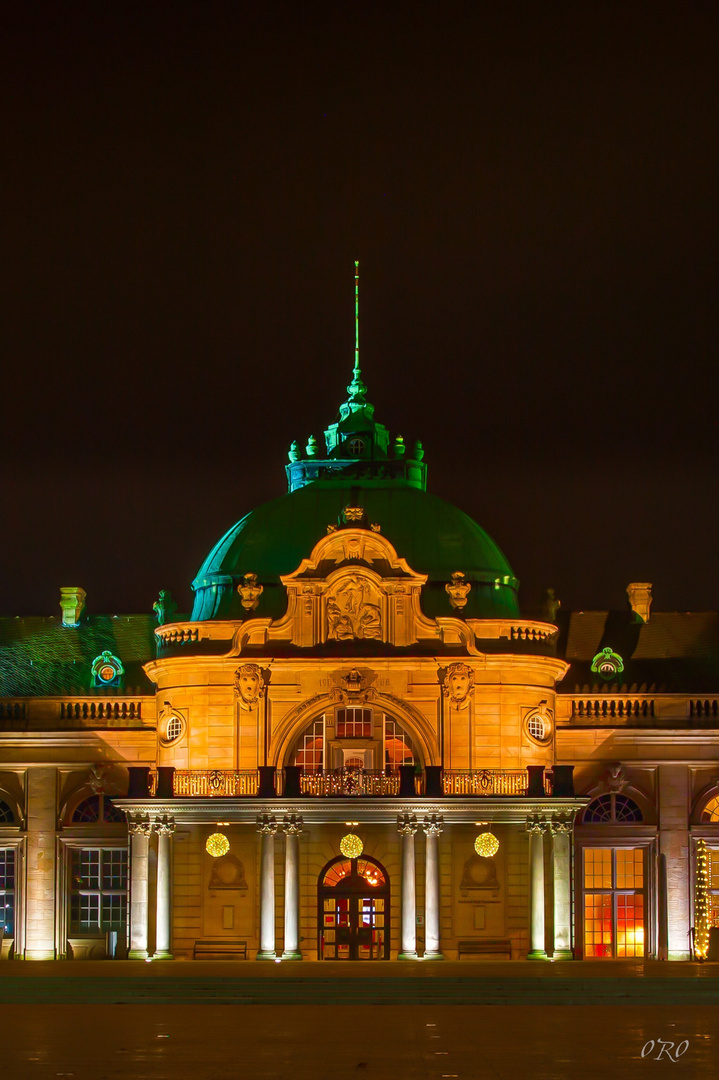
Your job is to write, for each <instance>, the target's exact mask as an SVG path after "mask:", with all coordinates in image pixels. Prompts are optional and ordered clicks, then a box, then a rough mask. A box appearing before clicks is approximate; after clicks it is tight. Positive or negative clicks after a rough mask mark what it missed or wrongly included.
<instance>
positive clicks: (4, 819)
mask: <svg viewBox="0 0 719 1080" xmlns="http://www.w3.org/2000/svg"><path fill="white" fill-rule="evenodd" d="M14 824H15V815H14V814H13V812H12V810H11V808H10V807H9V806H8V804H7V803H6V802H5V801H4V800H3V799H0V825H14Z"/></svg>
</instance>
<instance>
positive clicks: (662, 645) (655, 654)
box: [558, 611, 719, 694]
mask: <svg viewBox="0 0 719 1080" xmlns="http://www.w3.org/2000/svg"><path fill="white" fill-rule="evenodd" d="M558 623H559V627H560V633H559V642H558V653H559V655H560V656H563V657H564V659H565V660H568V661H569V662H570V663H571V665H572V666H571V669H570V671H569V672H568V673H567V675H565V677H564V679H563V680H562V682H561V683H560V684H559V690H560V693H561V692H563V693H571V694H576V693H583V692H587V693H598V692H606V693H617V692H619V691H623V692H627V691H629V692H632V691H634V692H642V691H648V692H665V693H686V694H693V693H697V694H704V693H716V692H719V613H717V612H714V611H698V612H692V611H687V612H683V611H658V612H652V614H651V617H650V619H649V622H647V623H643V622H641V620H638V619H637V618H636V617H635V615H634V613H633V612H632V611H573V612H565V613H562V614H560V617H559V619H558ZM604 648H610V649H612V650H613V651H614V652H615V653H618V654H619V656H621V658H622V661H623V664H624V671H623V672H622V673H621V674H620V675H617V676H616V677H615V678H614V679H609V680H605V679H602V678H601V677H600V676H599V675H598V674H597V673H596V672H593V671H592V670H591V666H592V660H593V659H594V657H595V656H596V655H597V653H599V652H601V650H602V649H604Z"/></svg>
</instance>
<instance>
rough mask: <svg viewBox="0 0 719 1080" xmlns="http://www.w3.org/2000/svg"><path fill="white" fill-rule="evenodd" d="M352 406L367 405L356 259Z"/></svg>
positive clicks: (356, 263)
mask: <svg viewBox="0 0 719 1080" xmlns="http://www.w3.org/2000/svg"><path fill="white" fill-rule="evenodd" d="M347 393H348V394H349V396H350V398H349V400H350V404H352V403H356V404H357V405H359V406H360V407H361V406H363V405H364V404H365V402H364V396H365V394H366V393H367V387H366V386H365V384H364V383H363V382H362V372H361V371H360V366H359V261H358V260H357V259H355V363H354V368H353V369H352V382H351V383H350V384H349V386H348V387H347Z"/></svg>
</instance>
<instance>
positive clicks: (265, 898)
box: [257, 814, 277, 960]
mask: <svg viewBox="0 0 719 1080" xmlns="http://www.w3.org/2000/svg"><path fill="white" fill-rule="evenodd" d="M257 831H258V833H259V834H260V836H261V837H262V844H261V853H260V949H259V952H258V953H257V959H258V960H275V959H276V953H275V833H276V832H277V822H276V820H275V818H274V815H269V814H258V815H257Z"/></svg>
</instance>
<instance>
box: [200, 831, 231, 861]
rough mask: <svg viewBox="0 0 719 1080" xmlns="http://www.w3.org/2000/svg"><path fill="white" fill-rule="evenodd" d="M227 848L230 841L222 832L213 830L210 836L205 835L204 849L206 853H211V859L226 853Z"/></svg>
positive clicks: (228, 848)
mask: <svg viewBox="0 0 719 1080" xmlns="http://www.w3.org/2000/svg"><path fill="white" fill-rule="evenodd" d="M229 850H230V841H229V840H228V839H227V837H226V836H225V834H224V833H221V832H213V833H212V835H211V836H208V837H207V841H206V843H205V851H206V852H207V854H208V855H211V856H212V858H213V859H219V858H220V857H221V856H222V855H226V854H227V852H228V851H229Z"/></svg>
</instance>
